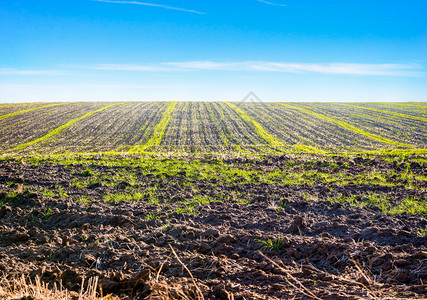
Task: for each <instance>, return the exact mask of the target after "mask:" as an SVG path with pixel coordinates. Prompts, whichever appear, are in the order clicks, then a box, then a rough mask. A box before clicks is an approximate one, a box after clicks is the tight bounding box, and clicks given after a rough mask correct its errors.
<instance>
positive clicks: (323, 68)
mask: <svg viewBox="0 0 427 300" xmlns="http://www.w3.org/2000/svg"><path fill="white" fill-rule="evenodd" d="M89 68H90V69H96V70H110V71H159V72H162V71H182V70H201V71H246V72H280V73H318V74H329V75H334V74H335V75H364V76H404V77H420V76H423V77H424V76H427V73H426V72H425V71H424V69H423V67H422V66H421V65H418V64H355V63H287V62H265V61H246V62H215V61H188V62H166V63H159V64H150V65H129V64H103V65H95V66H91V67H89Z"/></svg>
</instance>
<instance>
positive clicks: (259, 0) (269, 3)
mask: <svg viewBox="0 0 427 300" xmlns="http://www.w3.org/2000/svg"><path fill="white" fill-rule="evenodd" d="M256 1H258V2H261V3H265V4H268V5H274V6H287V5H286V4H278V3H273V2H270V1H265V0H256Z"/></svg>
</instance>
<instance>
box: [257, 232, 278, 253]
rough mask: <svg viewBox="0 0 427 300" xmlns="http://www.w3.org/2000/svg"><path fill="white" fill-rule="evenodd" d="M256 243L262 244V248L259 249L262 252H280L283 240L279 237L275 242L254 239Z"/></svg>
mask: <svg viewBox="0 0 427 300" xmlns="http://www.w3.org/2000/svg"><path fill="white" fill-rule="evenodd" d="M255 241H256V242H258V243H263V244H264V246H262V247H261V249H260V250H261V251H262V250H271V251H280V250H281V249H282V248H283V238H281V237H280V235H279V237H278V238H277V239H276V240H271V239H267V240H266V241H263V240H260V239H256V240H255Z"/></svg>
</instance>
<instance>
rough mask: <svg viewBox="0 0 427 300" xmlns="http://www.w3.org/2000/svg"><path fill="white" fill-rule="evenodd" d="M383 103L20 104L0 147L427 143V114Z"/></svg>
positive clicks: (277, 147) (335, 147)
mask: <svg viewBox="0 0 427 300" xmlns="http://www.w3.org/2000/svg"><path fill="white" fill-rule="evenodd" d="M375 105H376V106H375ZM382 105H383V104H379V103H378V104H350V105H344V104H327V103H315V104H314V103H292V104H284V103H225V102H214V103H211V102H128V103H115V104H108V103H68V104H67V103H64V104H61V105H59V104H53V105H52V104H50V105H37V106H36V107H30V108H29V107H28V106H27V105H22V106H21V108H22V109H21V110H16V111H14V112H10V113H8V114H6V115H8V116H6V117H4V118H3V119H0V128H1V132H0V149H2V150H3V151H4V150H6V149H9V150H11V149H13V151H18V150H19V151H21V152H29V151H37V152H61V151H71V152H98V151H103V152H107V151H116V152H117V151H125V152H131V153H137V152H144V151H150V152H162V151H167V152H170V151H175V152H224V151H231V152H243V153H247V152H250V153H253V152H256V153H260V152H264V151H267V152H270V153H277V152H288V151H302V152H318V153H319V152H323V151H361V150H375V151H377V150H380V149H395V148H409V147H412V148H424V147H425V145H426V144H427V128H426V122H425V120H424V119H423V118H424V117H423V116H422V115H421V114H418V115H410V114H406V113H405V110H402V109H400V106H397V108H395V111H392V110H390V108H388V107H383V106H382ZM384 105H389V106H392V105H390V104H384ZM409 105H412V104H409ZM413 105H415V104H413ZM392 107H394V106H392ZM0 108H1V107H0ZM404 109H407V108H406V107H404ZM409 109H412V106H409ZM423 109H424V108H423V107H421V108H420V110H423ZM426 109H427V107H426ZM3 116H4V115H3Z"/></svg>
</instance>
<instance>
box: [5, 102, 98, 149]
mask: <svg viewBox="0 0 427 300" xmlns="http://www.w3.org/2000/svg"><path fill="white" fill-rule="evenodd" d="M105 105H107V103H104V104H103V103H72V104H64V105H60V106H51V107H45V108H42V109H37V110H32V111H28V112H25V113H20V114H16V115H13V116H10V117H7V118H4V119H3V120H0V149H1V150H6V149H12V148H14V147H17V146H18V145H21V144H25V143H27V142H30V141H33V140H35V139H38V138H41V137H43V136H45V135H46V134H48V133H49V131H51V130H53V129H55V128H57V127H59V126H61V125H63V124H65V123H66V122H68V121H70V120H72V119H75V118H78V117H80V116H82V115H84V114H85V113H88V112H91V111H93V110H96V109H99V108H101V107H103V106H105Z"/></svg>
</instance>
